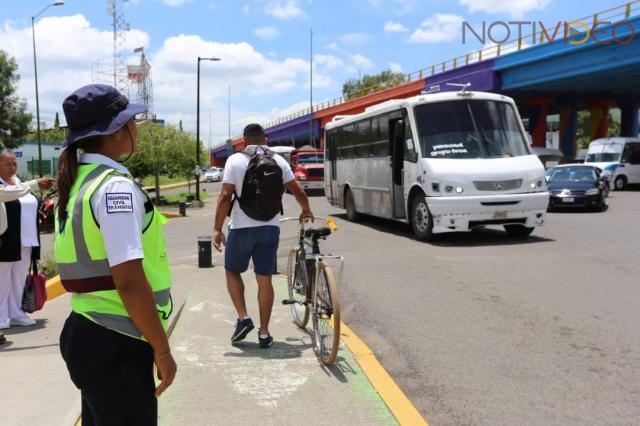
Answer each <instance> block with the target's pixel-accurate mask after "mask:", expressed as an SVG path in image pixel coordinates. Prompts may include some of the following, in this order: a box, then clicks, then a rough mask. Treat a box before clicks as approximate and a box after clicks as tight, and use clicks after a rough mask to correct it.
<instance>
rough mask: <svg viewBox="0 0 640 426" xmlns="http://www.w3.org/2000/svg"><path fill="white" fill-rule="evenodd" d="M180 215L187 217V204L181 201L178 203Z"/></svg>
mask: <svg viewBox="0 0 640 426" xmlns="http://www.w3.org/2000/svg"><path fill="white" fill-rule="evenodd" d="M178 213H180V216H186V215H187V203H185V202H184V201H180V202H179V203H178Z"/></svg>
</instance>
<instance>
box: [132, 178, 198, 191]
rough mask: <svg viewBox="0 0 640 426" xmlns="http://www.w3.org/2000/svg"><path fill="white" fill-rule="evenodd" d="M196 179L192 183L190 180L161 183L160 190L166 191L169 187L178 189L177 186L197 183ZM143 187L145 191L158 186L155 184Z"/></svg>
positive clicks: (153, 189) (152, 189)
mask: <svg viewBox="0 0 640 426" xmlns="http://www.w3.org/2000/svg"><path fill="white" fill-rule="evenodd" d="M195 184H196V181H195V180H194V181H192V182H191V183H189V182H178V183H170V184H167V185H160V191H165V190H167V189H176V188H182V187H185V186H189V185H195ZM143 189H144V190H145V191H155V189H156V187H155V186H145V187H143Z"/></svg>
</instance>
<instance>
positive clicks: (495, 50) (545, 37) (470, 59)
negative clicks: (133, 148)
mask: <svg viewBox="0 0 640 426" xmlns="http://www.w3.org/2000/svg"><path fill="white" fill-rule="evenodd" d="M639 14H640V0H632V1H628V2H626V3H624V4H621V5H619V6H615V7H612V8H610V9H607V10H603V11H600V12H597V13H594V14H592V15H589V16H585V17H582V18H579V19H576V20H573V21H567V22H574V26H575V25H579V24H575V23H576V22H578V21H579V22H581V23H583V24H585V25H586V26H587V27H588V28H589V29H592V28H594V27H595V26H596V24H598V23H600V24H602V23H603V22H610V23H615V22H619V21H622V20H624V19H627V18H630V17H632V16H636V15H639ZM536 25H537V24H536ZM558 25H559V27H558ZM556 28H558V29H557V34H554V32H555V31H556ZM571 28H573V26H572V27H571ZM571 28H565V22H564V21H561V22H556V24H555V25H549V26H548V27H546V26H545V30H546V33H545V32H544V31H542V29H541V28H540V26H539V25H537V29H536V31H535V32H532V33H531V34H528V35H525V36H521V37H517V38H514V39H513V40H509V41H506V42H505V43H500V44H491V45H489V46H487V47H484V48H482V49H480V50H476V51H473V52H470V53H467V54H465V55H461V56H457V57H455V58H451V59H448V60H446V61H443V62H439V63H435V64H432V65H430V66H428V67H426V68H422V69H419V70H417V71H414V72H411V73H408V74H405V75H404V80H402V81H400V82H398V83H397V84H392V85H385V86H381V85H375V86H369V87H364V88H362V89H361V90H360V92H359V93H357V94H355V95H352V97H350V98H349V99H353V98H357V97H360V96H364V95H366V94H368V93H371V92H374V91H378V90H382V89H388V88H390V87H397V86H399V85H401V84H406V83H409V82H412V81H415V80H421V79H423V78H428V77H431V76H434V75H436V74H440V73H443V72H445V71H451V70H454V69H457V68H459V67H463V66H466V65H470V64H473V63H476V62H482V61H484V60H487V59H493V58H497V57H500V56H504V55H508V54H510V53H513V52H518V51H520V50H523V49H526V48H529V47H532V46H536V45H539V44H542V43H544V42H545V41H549V39H552V40H553V39H559V38H560V39H562V38H564V37H570V36H573V35H574V33H571V32H570V31H571ZM565 31H566V32H568V34H565ZM346 101H347V99H345V98H344V96H340V97H337V98H334V99H330V100H328V101H323V102H320V103H318V104H315V105H313V107H309V108H305V109H303V110H300V111H296V112H294V113H292V114H289V115H287V116H284V117H280V118H278V119H276V120H273V121H270V122H268V123H266V124H265V125H264V127H265V128H270V127H273V126H276V125H278V124H282V123H285V122H287V121H291V120H293V119H296V118H299V117H302V116H304V115H307V114H310V113H312V112H317V111H320V110H322V109H325V108H329V107H332V106H334V105H339V104H342V103H344V102H346Z"/></svg>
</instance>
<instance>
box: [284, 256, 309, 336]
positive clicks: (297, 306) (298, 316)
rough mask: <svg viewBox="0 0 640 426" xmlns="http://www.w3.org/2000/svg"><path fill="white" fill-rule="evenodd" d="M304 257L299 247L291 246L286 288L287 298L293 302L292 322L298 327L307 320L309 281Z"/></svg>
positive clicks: (302, 326)
mask: <svg viewBox="0 0 640 426" xmlns="http://www.w3.org/2000/svg"><path fill="white" fill-rule="evenodd" d="M304 262H305V261H304V259H303V258H302V254H301V252H300V249H298V248H292V249H291V251H289V259H288V260H287V288H288V290H289V300H291V301H293V302H295V303H292V304H291V305H289V306H291V315H292V316H293V322H294V324H295V325H297V326H298V327H300V328H305V326H306V325H307V322H308V321H309V305H308V303H307V301H308V300H309V285H308V284H307V283H308V282H309V280H308V278H307V271H306V270H305V269H304V268H305V263H304Z"/></svg>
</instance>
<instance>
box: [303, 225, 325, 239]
mask: <svg viewBox="0 0 640 426" xmlns="http://www.w3.org/2000/svg"><path fill="white" fill-rule="evenodd" d="M330 234H331V228H326V227H324V228H309V229H307V230H306V231H304V236H305V237H307V238H311V239H317V238H322V237H326V236H327V235H330Z"/></svg>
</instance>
